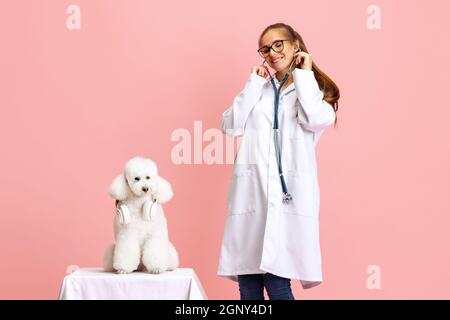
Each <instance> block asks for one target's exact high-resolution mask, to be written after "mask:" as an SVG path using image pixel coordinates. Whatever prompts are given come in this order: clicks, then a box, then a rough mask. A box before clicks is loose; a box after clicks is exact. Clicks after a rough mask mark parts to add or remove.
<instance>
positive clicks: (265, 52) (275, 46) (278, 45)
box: [258, 40, 288, 58]
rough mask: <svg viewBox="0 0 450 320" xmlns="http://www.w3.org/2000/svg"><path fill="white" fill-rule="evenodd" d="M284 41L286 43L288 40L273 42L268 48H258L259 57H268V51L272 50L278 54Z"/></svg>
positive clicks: (282, 47)
mask: <svg viewBox="0 0 450 320" xmlns="http://www.w3.org/2000/svg"><path fill="white" fill-rule="evenodd" d="M284 41H288V40H275V41H274V42H273V43H272V45H271V46H270V47H269V46H264V47H261V48H259V49H258V53H259V55H260V56H261V57H263V58H267V57H268V56H269V53H270V50H273V51H274V52H276V53H280V52H281V51H283V49H284V44H283V42H284Z"/></svg>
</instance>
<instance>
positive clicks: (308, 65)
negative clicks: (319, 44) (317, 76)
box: [294, 51, 312, 70]
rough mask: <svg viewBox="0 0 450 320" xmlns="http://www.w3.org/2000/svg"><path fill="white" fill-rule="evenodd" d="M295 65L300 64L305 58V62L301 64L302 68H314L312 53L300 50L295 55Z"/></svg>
mask: <svg viewBox="0 0 450 320" xmlns="http://www.w3.org/2000/svg"><path fill="white" fill-rule="evenodd" d="M294 56H295V59H296V61H295V65H298V64H300V63H301V62H302V58H303V64H301V66H300V69H303V70H312V55H310V54H309V53H307V52H304V51H300V52H297V53H296V54H295V55H294Z"/></svg>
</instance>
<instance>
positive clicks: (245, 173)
mask: <svg viewBox="0 0 450 320" xmlns="http://www.w3.org/2000/svg"><path fill="white" fill-rule="evenodd" d="M256 192H257V188H256V181H255V173H254V171H253V170H252V169H249V168H245V169H238V170H235V171H234V172H233V176H232V179H231V183H230V186H229V188H228V208H227V212H228V215H230V216H231V215H241V214H252V213H254V212H255V211H256V200H255V195H256Z"/></svg>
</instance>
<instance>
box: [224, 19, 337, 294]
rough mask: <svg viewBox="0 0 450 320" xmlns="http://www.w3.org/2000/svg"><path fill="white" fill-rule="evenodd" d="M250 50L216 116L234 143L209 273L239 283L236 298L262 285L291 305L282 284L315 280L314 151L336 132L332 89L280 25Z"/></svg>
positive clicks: (318, 273)
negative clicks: (257, 60) (256, 57)
mask: <svg viewBox="0 0 450 320" xmlns="http://www.w3.org/2000/svg"><path fill="white" fill-rule="evenodd" d="M258 52H259V54H260V55H261V56H262V57H263V58H264V62H263V64H262V65H260V66H255V67H253V68H252V70H251V74H250V77H249V79H248V80H247V83H246V85H245V88H244V89H243V91H241V92H240V94H239V95H238V96H237V97H236V98H235V99H234V102H233V104H232V105H231V107H230V108H228V109H227V110H226V111H225V112H224V113H223V115H222V130H223V132H224V133H226V134H228V135H231V136H240V137H241V141H240V146H239V150H238V152H237V156H236V160H235V165H234V169H233V176H232V179H231V182H230V185H229V189H228V210H227V220H226V224H225V230H224V235H223V240H222V247H221V253H220V259H219V268H218V275H219V276H223V277H226V278H229V279H232V280H234V281H236V282H238V284H239V291H240V297H241V299H264V287H265V288H266V291H267V293H268V296H269V298H270V299H289V300H293V299H294V296H293V294H292V290H291V279H297V280H300V282H301V284H302V287H303V288H304V289H307V288H312V287H314V286H316V285H319V284H320V283H321V282H322V265H321V252H320V243H319V205H320V203H319V202H320V193H319V184H318V181H317V167H316V156H315V147H316V145H317V142H318V141H319V138H320V136H321V135H322V133H323V132H324V130H325V128H327V127H329V126H330V125H331V124H333V123H334V124H336V121H337V117H336V112H337V110H338V99H339V89H338V87H337V86H336V84H335V83H334V82H333V81H332V80H331V79H330V78H329V77H328V76H327V75H326V74H325V73H323V72H322V71H321V70H320V69H319V68H318V67H317V65H316V64H315V63H314V62H313V61H312V56H311V55H310V54H309V53H308V50H307V49H306V46H305V43H304V42H303V39H302V37H301V36H300V35H299V34H298V33H297V32H296V31H295V30H293V29H292V27H291V26H289V25H286V24H283V23H277V24H273V25H270V26H268V27H267V28H266V29H265V30H264V31H263V32H262V34H261V36H260V38H259V50H258ZM266 64H267V65H268V66H270V67H271V68H272V69H273V70H274V71H275V76H272V75H271V74H270V72H269V69H268V68H267V67H266Z"/></svg>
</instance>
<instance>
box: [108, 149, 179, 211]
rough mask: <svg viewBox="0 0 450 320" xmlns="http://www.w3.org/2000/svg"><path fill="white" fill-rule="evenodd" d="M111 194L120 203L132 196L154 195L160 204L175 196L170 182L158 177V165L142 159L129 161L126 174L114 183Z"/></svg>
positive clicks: (110, 189) (137, 158) (122, 174)
mask: <svg viewBox="0 0 450 320" xmlns="http://www.w3.org/2000/svg"><path fill="white" fill-rule="evenodd" d="M109 194H110V195H111V197H112V198H114V199H116V200H120V201H123V200H127V199H128V198H130V197H131V196H135V197H141V196H145V195H152V196H153V198H154V199H155V200H156V201H157V202H159V203H164V202H167V201H169V200H170V199H171V198H172V196H173V192H172V188H171V186H170V184H169V182H167V181H166V180H165V179H163V178H162V177H160V176H158V168H157V166H156V164H155V163H154V162H153V161H152V160H150V159H145V158H142V157H134V158H132V159H130V160H128V162H127V163H126V164H125V170H124V173H121V174H119V175H118V176H117V177H116V178H115V179H114V181H113V182H112V184H111V186H110V188H109Z"/></svg>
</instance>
